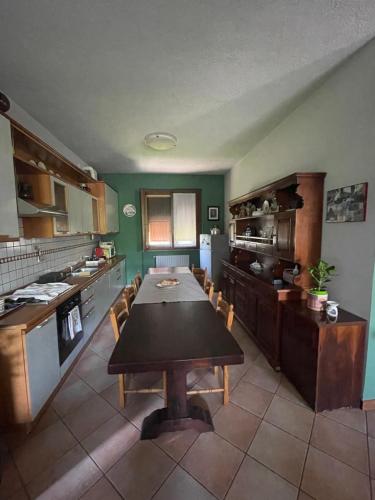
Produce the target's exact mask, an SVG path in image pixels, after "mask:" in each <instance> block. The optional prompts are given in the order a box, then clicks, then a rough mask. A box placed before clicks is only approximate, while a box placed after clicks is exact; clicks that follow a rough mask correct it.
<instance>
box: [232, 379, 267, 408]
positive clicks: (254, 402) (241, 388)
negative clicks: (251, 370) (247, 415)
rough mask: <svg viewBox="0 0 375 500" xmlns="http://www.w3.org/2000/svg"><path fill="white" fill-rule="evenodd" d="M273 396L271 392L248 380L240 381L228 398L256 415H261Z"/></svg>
mask: <svg viewBox="0 0 375 500" xmlns="http://www.w3.org/2000/svg"><path fill="white" fill-rule="evenodd" d="M272 398H273V394H272V393H271V392H269V391H265V390H264V389H261V388H260V387H257V386H256V385H253V384H250V383H249V382H243V381H242V380H241V382H240V383H239V384H238V385H237V387H236V388H235V389H234V391H233V392H232V394H231V395H230V400H231V401H232V402H233V403H235V404H236V405H238V406H241V408H244V409H245V410H247V411H250V412H251V413H253V414H254V415H256V416H257V417H263V416H264V414H265V413H266V411H267V408H268V407H269V405H270V403H271V401H272Z"/></svg>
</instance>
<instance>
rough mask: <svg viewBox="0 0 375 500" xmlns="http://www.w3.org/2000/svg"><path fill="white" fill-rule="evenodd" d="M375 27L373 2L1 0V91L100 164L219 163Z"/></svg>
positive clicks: (177, 168) (178, 167)
mask: <svg viewBox="0 0 375 500" xmlns="http://www.w3.org/2000/svg"><path fill="white" fill-rule="evenodd" d="M374 35H375V1H374V0H111V1H109V0H107V1H104V0H79V1H76V0H64V1H59V2H57V1H51V0H35V1H30V0H2V2H1V19H0V61H1V73H0V90H2V91H3V92H5V93H6V94H8V95H9V96H10V97H12V98H13V99H14V100H15V101H16V102H17V103H18V104H19V105H21V106H22V107H23V108H24V109H26V110H27V111H28V112H29V113H30V114H31V115H32V116H33V117H34V118H36V119H37V120H39V121H40V122H41V123H42V124H43V125H44V126H45V127H46V128H48V129H49V130H50V131H51V132H52V133H53V134H55V135H56V136H57V137H58V138H59V139H60V140H61V141H62V142H64V143H65V144H66V145H67V146H68V147H70V148H71V149H72V150H73V151H74V152H75V153H77V154H78V155H79V156H81V157H82V158H83V159H84V160H85V161H87V163H89V164H91V165H93V166H95V167H96V168H97V169H98V170H99V171H101V172H164V173H165V172H183V173H185V172H197V173H200V172H217V171H222V170H227V169H228V168H230V167H231V166H233V165H234V164H235V163H236V162H238V161H239V160H240V159H241V158H242V157H243V156H244V155H245V154H246V153H247V152H248V151H249V150H250V149H251V147H252V145H254V144H255V143H256V141H257V140H259V139H260V138H261V137H262V136H264V134H265V133H267V131H269V130H270V129H271V128H272V127H273V126H275V125H276V124H277V123H278V122H279V121H280V120H281V119H282V118H283V117H284V116H285V115H286V114H287V113H288V112H290V110H291V109H293V108H294V107H295V106H296V105H297V104H298V102H300V100H301V99H302V98H303V97H304V96H305V95H306V93H307V92H309V91H311V88H312V86H314V84H316V82H317V81H320V80H321V79H322V78H324V76H325V75H326V74H327V72H328V71H329V70H330V69H332V68H333V67H334V66H335V65H337V64H338V63H340V62H341V61H342V60H343V59H344V58H346V57H347V56H348V55H350V54H351V53H353V52H354V51H355V50H356V49H358V48H359V47H360V46H362V45H363V44H364V43H365V42H366V41H368V40H369V39H370V38H372V37H373V36H374ZM153 131H167V132H171V133H173V134H174V135H176V136H177V137H178V144H177V148H176V149H175V150H172V151H168V152H157V151H152V150H151V149H147V148H146V147H145V146H144V145H143V137H144V136H145V135H146V134H147V133H149V132H153Z"/></svg>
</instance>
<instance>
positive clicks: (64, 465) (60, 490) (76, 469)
mask: <svg viewBox="0 0 375 500" xmlns="http://www.w3.org/2000/svg"><path fill="white" fill-rule="evenodd" d="M101 475H102V472H101V471H100V470H99V469H98V467H97V466H96V465H95V464H94V462H93V461H92V460H91V458H90V457H89V456H88V455H87V454H86V453H85V452H84V450H83V448H82V447H81V446H80V445H77V446H75V447H74V448H73V449H72V450H71V451H69V452H68V453H66V454H65V455H64V456H63V457H62V458H61V459H60V460H59V461H58V462H56V463H55V464H54V465H52V466H51V467H49V468H47V469H45V470H44V471H43V473H42V474H40V475H39V476H37V477H35V479H33V480H32V481H31V482H30V483H29V485H28V486H27V490H28V492H29V495H30V497H31V498H32V499H34V498H35V499H38V500H73V499H77V498H79V497H80V496H81V495H82V494H83V493H85V492H86V491H87V490H88V489H89V488H90V487H91V486H92V485H93V484H95V483H96V482H97V481H98V479H99V478H100V476H101Z"/></svg>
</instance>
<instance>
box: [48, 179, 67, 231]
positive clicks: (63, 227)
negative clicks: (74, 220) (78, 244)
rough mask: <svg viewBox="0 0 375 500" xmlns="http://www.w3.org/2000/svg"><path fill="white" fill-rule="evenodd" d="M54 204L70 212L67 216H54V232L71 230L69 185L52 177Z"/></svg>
mask: <svg viewBox="0 0 375 500" xmlns="http://www.w3.org/2000/svg"><path fill="white" fill-rule="evenodd" d="M51 194H52V204H53V205H54V206H55V207H56V208H58V209H59V210H64V211H67V212H68V215H67V216H66V217H54V218H53V220H54V222H53V225H54V234H57V235H61V234H67V233H68V232H69V231H70V227H69V224H70V220H69V219H70V209H69V200H68V198H69V192H68V186H67V184H65V183H64V182H62V181H60V180H58V179H55V178H54V177H51Z"/></svg>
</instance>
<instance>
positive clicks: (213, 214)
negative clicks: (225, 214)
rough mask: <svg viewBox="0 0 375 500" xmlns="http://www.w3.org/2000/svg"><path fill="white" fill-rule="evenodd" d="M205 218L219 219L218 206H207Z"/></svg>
mask: <svg viewBox="0 0 375 500" xmlns="http://www.w3.org/2000/svg"><path fill="white" fill-rule="evenodd" d="M207 219H208V220H219V207H207Z"/></svg>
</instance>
